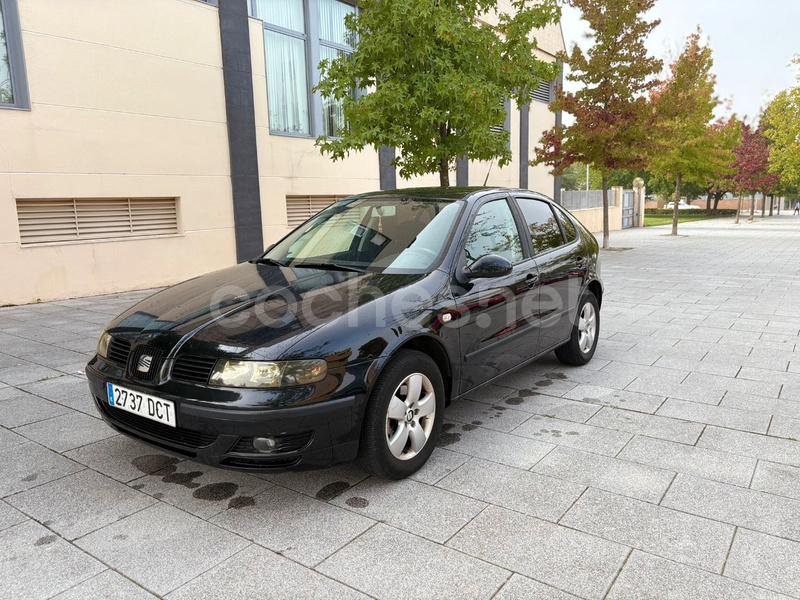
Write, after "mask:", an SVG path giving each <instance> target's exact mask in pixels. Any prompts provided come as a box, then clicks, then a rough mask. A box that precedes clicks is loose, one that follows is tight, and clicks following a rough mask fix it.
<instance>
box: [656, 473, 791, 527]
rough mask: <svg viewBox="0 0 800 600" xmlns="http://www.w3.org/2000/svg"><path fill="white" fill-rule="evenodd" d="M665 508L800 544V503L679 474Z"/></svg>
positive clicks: (668, 495)
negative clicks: (795, 541)
mask: <svg viewBox="0 0 800 600" xmlns="http://www.w3.org/2000/svg"><path fill="white" fill-rule="evenodd" d="M661 504H662V506H666V507H669V508H674V509H675V510H681V511H684V512H688V513H691V514H693V515H698V516H701V517H707V518H709V519H715V520H717V521H722V522H723V523H730V524H732V525H738V526H740V527H746V528H748V529H755V530H757V531H762V532H764V533H769V534H771V535H778V536H782V537H787V538H790V539H793V540H800V501H798V500H795V499H793V498H784V497H782V496H775V495H773V494H765V493H763V492H759V491H756V490H750V489H746V488H740V487H736V486H732V485H727V484H724V483H719V482H716V481H709V480H707V479H700V478H698V477H691V476H689V475H683V474H678V476H677V477H676V478H675V481H674V482H673V484H672V486H671V487H670V488H669V491H668V492H667V494H666V496H664V499H663V500H662V502H661Z"/></svg>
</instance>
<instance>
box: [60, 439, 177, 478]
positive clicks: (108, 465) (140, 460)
mask: <svg viewBox="0 0 800 600" xmlns="http://www.w3.org/2000/svg"><path fill="white" fill-rule="evenodd" d="M64 456H67V457H69V458H71V459H72V460H74V461H76V462H79V463H81V464H82V465H86V466H87V467H89V468H91V469H94V470H95V471H99V472H100V473H103V474H104V475H108V476H109V477H111V478H112V479H116V480H117V481H121V482H123V483H127V482H128V481H132V480H133V479H138V478H139V477H141V476H142V475H147V474H149V473H153V472H155V471H158V470H160V469H163V468H164V467H165V466H168V465H174V464H177V463H178V461H179V460H182V459H178V458H174V457H170V456H167V455H166V454H164V453H162V452H161V451H160V450H158V449H157V448H153V447H152V446H148V445H147V444H144V443H142V442H140V441H138V440H134V439H132V438H129V437H128V436H125V435H117V436H115V437H110V438H106V439H104V440H101V441H99V442H95V443H94V444H89V445H87V446H82V447H80V448H77V449H75V450H70V451H69V452H65V453H64Z"/></svg>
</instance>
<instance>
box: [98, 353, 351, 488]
mask: <svg viewBox="0 0 800 600" xmlns="http://www.w3.org/2000/svg"><path fill="white" fill-rule="evenodd" d="M86 376H87V378H88V380H89V388H90V390H91V393H92V396H93V397H94V401H95V405H96V407H97V410H98V412H99V413H100V415H101V416H102V418H103V419H104V420H105V421H106V422H107V423H108V424H109V425H111V426H112V427H113V428H114V429H116V430H117V431H119V432H120V433H123V434H125V435H128V436H130V437H133V438H136V439H138V440H141V441H143V442H146V443H147V444H150V445H152V446H156V447H158V448H160V449H163V450H167V451H169V452H172V453H175V454H178V455H180V456H184V457H187V458H191V459H193V460H196V461H198V462H201V463H205V464H208V465H212V466H215V467H222V468H227V469H236V470H240V471H257V472H258V471H270V472H274V471H287V470H292V471H295V470H305V469H315V468H321V467H326V466H330V465H332V464H336V463H340V462H347V461H351V460H353V459H354V458H355V457H356V454H357V452H358V441H359V434H360V431H361V418H362V414H363V410H362V408H363V404H364V396H363V395H360V394H357V395H349V396H344V397H340V398H333V399H331V400H327V401H325V402H318V403H315V404H310V405H307V406H295V407H284V408H271V409H253V408H234V407H224V406H207V405H202V404H201V403H197V402H193V401H191V400H187V399H186V398H184V397H180V396H176V395H173V394H169V393H163V392H162V391H160V390H158V389H152V388H149V387H145V386H141V385H138V384H136V383H134V382H132V381H128V380H127V379H122V378H115V377H109V376H108V375H107V374H101V373H100V372H99V371H98V370H97V369H96V368H95V367H94V366H93V363H92V362H90V363H89V365H88V366H87V368H86ZM107 382H111V383H117V384H119V385H122V386H125V387H127V388H129V389H133V390H136V391H140V392H142V393H144V394H150V395H153V396H158V397H160V398H164V399H167V400H171V401H173V402H174V403H175V410H176V416H177V425H178V426H177V427H170V426H168V425H163V424H161V423H158V422H156V421H152V420H150V419H146V418H144V417H140V416H138V415H135V414H132V413H129V412H126V411H123V410H121V409H118V408H115V407H113V406H109V404H108V398H107V392H106V383H107ZM264 436H273V437H275V438H276V439H277V440H278V445H277V447H276V449H275V450H274V451H273V452H270V453H260V452H257V451H255V449H254V448H253V447H252V438H254V437H264Z"/></svg>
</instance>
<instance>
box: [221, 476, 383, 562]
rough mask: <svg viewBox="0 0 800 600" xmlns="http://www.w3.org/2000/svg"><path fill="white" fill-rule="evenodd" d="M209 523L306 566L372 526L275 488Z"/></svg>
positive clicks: (347, 512) (363, 519)
mask: <svg viewBox="0 0 800 600" xmlns="http://www.w3.org/2000/svg"><path fill="white" fill-rule="evenodd" d="M211 522H212V523H215V524H217V525H219V526H220V527H224V528H225V529H228V530H230V531H233V532H235V533H238V534H239V535H241V536H243V537H245V538H247V539H250V540H253V541H254V542H257V543H259V544H261V545H262V546H266V547H267V548H269V549H270V550H273V551H275V552H280V553H281V554H283V555H284V556H287V557H289V558H291V559H292V560H295V561H297V562H299V563H301V564H304V565H307V566H313V565H315V564H317V563H319V562H320V561H322V560H323V559H325V558H327V557H328V556H330V555H331V554H333V553H334V552H336V551H337V550H338V549H339V548H341V547H342V546H344V545H345V544H347V543H348V542H350V541H351V540H353V539H354V538H355V537H357V536H359V535H360V534H362V533H363V532H364V531H366V530H367V529H369V528H370V527H371V526H372V525H374V524H375V521H373V520H372V519H368V518H367V517H364V516H362V515H358V514H355V513H354V512H352V511H350V510H344V509H343V508H339V507H338V506H333V505H331V504H328V503H326V502H320V501H319V500H314V499H313V498H309V497H307V496H304V495H302V494H298V493H297V492H293V491H291V490H287V489H284V488H281V487H277V486H276V487H272V488H270V489H268V490H266V491H264V492H262V493H260V494H259V495H257V496H255V498H254V499H253V503H252V504H250V505H247V506H241V507H238V508H230V509H228V510H226V511H225V512H222V513H220V514H218V515H217V516H215V517H214V518H212V519H211Z"/></svg>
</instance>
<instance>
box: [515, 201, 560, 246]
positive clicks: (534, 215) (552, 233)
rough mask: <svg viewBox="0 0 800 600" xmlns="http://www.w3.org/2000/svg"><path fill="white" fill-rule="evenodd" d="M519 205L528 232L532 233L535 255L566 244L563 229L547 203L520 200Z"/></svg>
mask: <svg viewBox="0 0 800 600" xmlns="http://www.w3.org/2000/svg"><path fill="white" fill-rule="evenodd" d="M517 203H518V204H519V208H520V210H521V211H522V216H523V217H524V218H525V222H526V223H527V224H528V230H529V231H530V232H531V242H532V243H533V254H534V255H536V254H541V253H542V252H547V251H548V250H551V249H553V248H558V247H559V246H561V245H563V244H564V238H563V236H562V235H561V228H560V227H559V226H558V221H556V216H555V215H554V214H553V209H552V208H550V205H549V204H548V203H547V202H542V201H541V200H534V199H532V198H518V199H517Z"/></svg>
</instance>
